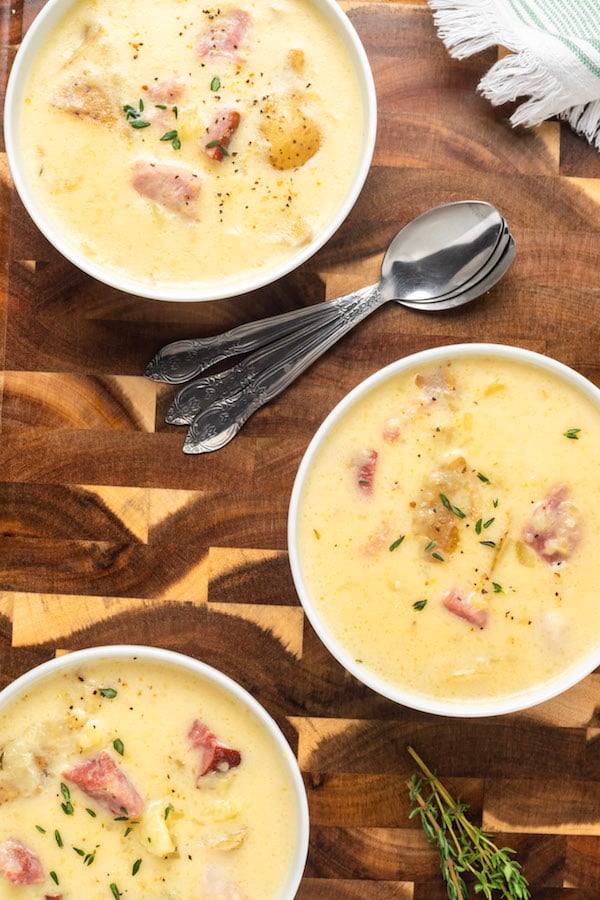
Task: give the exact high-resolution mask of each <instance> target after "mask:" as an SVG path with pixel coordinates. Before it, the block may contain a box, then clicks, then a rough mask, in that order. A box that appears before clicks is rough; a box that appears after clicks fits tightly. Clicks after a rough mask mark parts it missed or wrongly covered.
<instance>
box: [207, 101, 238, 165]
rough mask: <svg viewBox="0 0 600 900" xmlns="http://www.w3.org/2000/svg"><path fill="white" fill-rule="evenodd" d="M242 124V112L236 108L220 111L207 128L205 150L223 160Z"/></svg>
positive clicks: (214, 157) (213, 156) (213, 157)
mask: <svg viewBox="0 0 600 900" xmlns="http://www.w3.org/2000/svg"><path fill="white" fill-rule="evenodd" d="M239 124H240V114H239V112H238V111H237V110H236V109H225V110H222V111H221V112H219V114H218V115H217V116H215V118H214V119H213V121H212V122H211V124H210V125H209V127H208V128H207V129H206V136H205V138H204V152H205V153H206V154H207V155H208V156H210V157H211V159H216V160H217V162H221V161H222V160H223V159H224V157H225V156H226V155H228V154H227V147H229V144H230V142H231V138H232V137H233V135H234V134H235V132H236V130H237V128H238V125H239Z"/></svg>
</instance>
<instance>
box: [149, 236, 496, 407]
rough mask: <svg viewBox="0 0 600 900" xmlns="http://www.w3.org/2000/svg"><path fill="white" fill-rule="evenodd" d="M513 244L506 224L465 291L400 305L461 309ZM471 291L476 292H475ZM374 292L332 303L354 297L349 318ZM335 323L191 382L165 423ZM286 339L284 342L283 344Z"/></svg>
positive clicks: (231, 389) (232, 389)
mask: <svg viewBox="0 0 600 900" xmlns="http://www.w3.org/2000/svg"><path fill="white" fill-rule="evenodd" d="M510 241H512V238H511V235H510V232H509V230H508V226H507V225H505V226H504V229H503V233H502V236H501V239H500V240H499V241H498V244H497V246H496V249H495V250H494V252H493V253H492V255H491V257H490V262H489V263H487V264H486V265H485V266H483V267H482V269H481V272H480V274H478V275H475V276H473V278H471V279H470V280H469V281H468V282H467V283H466V284H465V285H464V286H463V288H462V289H460V288H459V289H457V290H455V291H452V292H449V293H447V294H444V295H443V297H441V298H437V300H428V301H427V302H424V301H422V300H418V301H409V300H401V301H398V302H399V303H402V304H403V305H406V306H411V307H412V308H415V309H423V310H429V309H432V307H433V308H435V310H439V309H450V308H451V307H452V305H456V306H459V305H462V304H463V303H466V302H468V301H469V300H473V299H475V298H476V297H477V296H479V294H480V293H482V292H484V291H485V290H487V287H486V284H487V279H488V276H489V275H490V274H491V273H492V271H493V270H494V268H495V267H496V265H497V263H498V262H499V260H500V259H502V257H503V256H504V254H505V252H506V250H507V247H508V245H509V242H510ZM497 274H498V273H494V275H493V279H494V282H495V279H496V277H497ZM477 286H478V287H477ZM472 288H476V289H475V290H472ZM372 291H373V287H367V288H362V289H361V290H359V291H355V292H354V293H352V294H350V295H346V297H340V298H338V300H336V301H331V302H332V303H337V304H342V303H343V304H347V302H348V299H349V298H352V301H353V307H352V309H350V308H349V306H347V305H345V315H346V317H348V316H350V315H351V314H353V313H352V310H354V309H356V305H357V303H360V302H366V299H367V297H368V296H369V295H370V293H372ZM454 298H456V301H457V302H456V303H453V302H452V301H453V300H454ZM432 311H433V309H432ZM333 321H337V319H330V320H329V321H327V322H325V323H323V322H322V321H320V320H314V319H311V320H309V321H308V322H304V321H303V322H301V323H300V324H299V326H298V327H297V329H296V330H294V331H293V332H291V333H290V334H289V335H284V336H283V338H280V339H279V341H277V342H273V343H270V344H267V345H266V346H265V347H264V348H263V349H262V350H261V349H259V350H258V351H257V352H255V353H253V354H252V355H251V356H250V357H248V358H246V359H244V360H243V361H242V362H240V363H238V364H237V365H235V366H232V367H231V368H229V369H225V370H224V371H222V372H218V373H217V374H215V375H205V376H203V377H200V378H196V379H194V380H192V381H190V382H188V384H186V385H185V387H183V388H182V389H181V390H180V391H179V392H178V393H177V394H176V395H175V397H174V399H173V402H172V403H171V406H170V407H169V410H168V412H167V415H166V417H165V421H166V422H167V423H168V424H170V425H189V424H190V423H191V422H192V421H193V419H194V418H195V416H196V415H197V414H198V413H199V412H202V410H203V409H206V407H207V406H208V405H209V404H211V403H215V402H217V401H218V400H221V399H224V398H225V397H227V396H231V395H233V394H235V393H238V392H239V391H240V390H241V389H242V388H244V387H245V386H246V385H247V384H249V383H250V382H251V381H252V380H253V379H254V378H255V377H256V375H257V373H258V372H259V371H260V370H261V368H262V367H263V366H264V365H266V364H268V360H269V359H270V355H269V351H270V350H271V349H272V348H275V343H276V344H277V347H280V348H281V349H280V351H277V350H275V352H281V353H283V352H284V351H285V348H288V349H289V350H290V351H291V350H294V349H295V348H296V345H297V343H298V342H300V341H302V340H303V339H308V340H310V341H312V339H313V337H312V336H313V335H315V334H316V333H318V332H319V331H320V330H321V329H325V328H326V327H328V325H329V324H330V322H333ZM357 321H358V319H357ZM342 333H343V332H342ZM340 336H341V335H340ZM284 340H285V343H283V341H284Z"/></svg>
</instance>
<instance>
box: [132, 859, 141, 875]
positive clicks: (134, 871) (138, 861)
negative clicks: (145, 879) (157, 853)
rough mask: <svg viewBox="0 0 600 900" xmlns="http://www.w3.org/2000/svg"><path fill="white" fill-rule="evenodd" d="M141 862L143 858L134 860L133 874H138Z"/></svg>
mask: <svg viewBox="0 0 600 900" xmlns="http://www.w3.org/2000/svg"><path fill="white" fill-rule="evenodd" d="M141 864H142V860H141V859H136V861H135V862H134V864H133V866H132V867H131V874H132V875H137V873H138V872H139V871H140V866H141Z"/></svg>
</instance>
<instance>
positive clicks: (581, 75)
mask: <svg viewBox="0 0 600 900" xmlns="http://www.w3.org/2000/svg"><path fill="white" fill-rule="evenodd" d="M428 2H429V6H430V8H431V9H432V11H433V16H434V22H435V25H436V27H437V30H438V34H439V36H440V38H441V39H442V40H443V41H444V43H445V44H446V46H447V48H448V50H449V51H450V53H451V54H452V55H453V56H455V57H457V58H458V59H462V58H464V57H465V56H470V55H471V54H473V53H478V52H480V51H481V50H485V49H487V48H488V47H493V46H495V45H499V46H502V47H506V48H507V49H508V50H510V51H512V52H511V53H510V54H507V55H506V56H505V57H503V58H502V59H500V60H498V62H496V63H495V64H494V65H493V66H492V68H491V69H490V71H489V72H488V73H487V74H486V75H485V76H484V77H483V78H482V80H481V81H480V83H479V90H480V91H481V93H482V94H483V95H484V96H485V97H487V99H488V100H490V101H491V102H492V103H493V104H494V105H499V104H501V103H506V102H512V101H514V100H518V99H519V98H524V100H523V102H522V103H521V104H520V105H519V106H518V107H517V109H516V110H515V112H514V114H513V116H512V117H511V122H512V124H513V125H539V123H540V122H542V121H544V119H548V118H550V117H551V116H557V117H559V118H561V119H565V120H566V121H568V122H569V124H570V125H571V127H572V128H573V129H574V130H575V131H576V132H578V133H579V134H582V135H584V136H585V137H586V138H587V140H588V141H589V142H590V143H591V144H593V145H594V146H595V147H596V148H597V149H599V150H600V0H428Z"/></svg>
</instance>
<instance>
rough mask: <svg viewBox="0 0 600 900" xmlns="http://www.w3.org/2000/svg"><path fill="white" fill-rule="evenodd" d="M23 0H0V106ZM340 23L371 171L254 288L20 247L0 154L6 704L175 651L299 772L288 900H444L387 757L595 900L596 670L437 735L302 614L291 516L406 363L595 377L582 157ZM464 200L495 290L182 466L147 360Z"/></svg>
mask: <svg viewBox="0 0 600 900" xmlns="http://www.w3.org/2000/svg"><path fill="white" fill-rule="evenodd" d="M42 6H43V0H19V2H8V0H0V36H1V46H0V68H1V78H2V88H4V87H5V83H6V77H7V73H8V71H9V69H10V65H11V62H12V59H13V57H14V53H15V51H16V48H17V46H18V44H19V42H20V40H21V38H22V35H23V33H24V32H25V30H26V29H27V27H28V26H29V25H30V23H31V21H32V20H33V18H34V16H35V14H36V13H37V12H38V11H39V10H40V8H41V7H42ZM344 9H345V10H346V11H347V12H348V14H349V16H350V18H351V19H352V21H353V23H354V25H355V26H356V28H357V30H358V32H359V34H360V35H361V37H362V39H363V42H364V44H365V48H366V50H367V53H368V55H369V57H370V60H371V64H372V67H373V72H374V75H375V81H376V87H377V94H378V100H379V131H378V141H377V147H376V151H375V156H374V160H373V167H372V171H371V172H370V175H369V177H368V180H367V183H366V186H365V188H364V191H363V192H362V195H361V197H360V199H359V201H358V203H357V204H356V207H355V209H354V210H353V212H352V213H351V215H350V216H349V217H348V219H347V221H346V222H345V223H344V225H343V226H342V228H341V229H340V230H339V232H338V233H337V234H336V235H335V236H334V237H333V239H332V240H331V241H330V242H329V243H328V245H327V246H326V247H325V248H324V249H323V250H321V251H320V252H319V253H318V254H317V255H316V256H315V257H314V258H313V259H312V260H310V261H309V262H308V263H306V264H305V265H304V266H303V267H302V268H301V269H300V270H299V271H297V272H295V273H294V274H293V275H290V276H289V277H287V278H285V279H283V280H282V281H281V282H279V283H278V284H276V285H274V286H272V287H270V288H265V289H264V290H261V291H257V292H255V293H254V294H251V295H249V296H244V297H240V298H237V299H233V300H228V301H220V302H215V303H205V304H198V303H191V304H177V305H176V304H168V303H161V302H160V301H148V300H142V299H138V298H136V297H131V296H127V295H123V294H120V293H119V292H117V291H115V290H112V289H109V288H106V287H103V286H102V285H100V284H98V283H95V282H94V281H92V280H91V279H90V278H88V277H86V276H84V275H82V274H81V273H80V272H78V271H76V270H75V269H74V268H73V267H72V266H71V265H70V264H69V263H67V262H65V261H64V260H63V259H61V258H60V257H59V256H58V254H57V253H56V252H55V251H54V250H53V249H52V248H51V247H50V246H49V245H48V243H47V242H46V241H45V240H44V239H43V238H42V237H41V235H40V234H39V233H38V232H37V231H36V229H35V227H34V226H33V225H32V223H31V222H30V220H29V218H28V216H27V215H26V213H25V212H24V209H23V207H22V205H21V204H20V202H19V200H18V198H17V197H16V195H15V193H14V191H13V189H12V187H11V182H10V178H9V174H8V170H7V165H6V157H5V155H4V153H3V152H2V155H1V156H0V166H1V170H0V172H1V184H0V186H1V190H2V196H1V203H0V215H1V223H2V227H1V229H0V242H1V243H0V246H1V253H2V262H3V265H2V269H1V270H0V278H1V279H2V280H1V282H0V286H1V290H0V362H1V364H2V374H1V375H0V391H1V394H0V396H1V407H0V415H1V418H0V479H1V483H0V686H4V685H6V684H7V683H9V682H10V681H11V680H12V679H14V678H15V677H17V676H18V675H20V674H21V673H22V672H24V671H26V670H27V669H29V668H30V667H32V666H34V665H35V664H37V663H40V662H42V661H43V660H46V659H48V658H50V657H52V656H54V655H55V654H56V653H57V652H65V651H70V650H73V649H76V648H80V647H86V646H89V645H94V644H102V643H109V644H111V643H119V642H126V643H132V642H133V643H146V644H151V645H157V646H162V647H167V648H170V649H174V650H178V651H183V652H185V653H189V654H191V655H192V656H196V657H198V658H200V659H203V660H205V661H206V662H208V663H210V664H212V665H215V666H217V667H219V668H220V669H222V670H223V671H224V672H226V673H227V674H228V675H230V676H232V677H233V678H235V679H236V680H238V681H239V682H240V683H241V684H242V685H243V686H244V687H246V688H247V689H249V690H250V691H251V692H252V693H253V694H254V696H255V697H257V698H258V700H260V701H261V703H263V704H264V706H265V707H266V708H267V709H268V711H269V712H270V713H271V714H272V715H273V716H274V717H275V719H276V720H277V721H278V722H279V724H280V725H281V727H282V728H283V729H284V731H285V734H286V735H287V736H288V738H289V741H290V743H291V744H292V746H293V747H294V748H295V750H296V751H297V755H298V760H299V763H300V766H301V769H302V771H303V773H304V776H305V779H306V786H307V790H308V798H309V803H310V811H311V817H312V831H311V845H310V853H309V858H308V863H307V867H306V874H305V879H304V881H303V884H302V887H301V890H300V892H299V894H298V897H299V898H300V900H320V898H327V900H334V898H335V900H337V898H347V900H352V898H372V900H388V898H392V897H394V898H403V900H410V898H413V900H442V898H444V897H445V892H444V889H443V886H442V883H441V879H440V876H439V873H438V863H437V856H436V853H435V851H434V850H432V848H431V847H430V846H429V845H428V844H427V841H426V838H425V837H424V835H423V833H422V832H421V830H420V826H419V825H418V824H417V823H416V822H415V820H410V821H409V819H408V811H409V805H408V798H407V792H406V788H405V781H406V778H407V776H408V775H409V774H410V772H411V771H412V770H413V767H412V765H411V762H410V760H409V758H408V757H407V754H406V751H405V745H406V744H407V743H411V744H413V745H414V746H415V747H416V748H417V749H418V751H419V752H420V753H421V755H422V756H423V757H424V758H425V759H426V760H427V761H428V762H429V764H430V765H431V766H432V767H434V768H436V769H437V771H438V773H439V774H440V775H441V776H442V777H443V778H444V779H445V780H446V781H447V782H448V785H449V786H450V787H451V788H452V789H453V790H454V791H455V793H457V794H458V795H460V797H461V798H462V799H464V800H465V801H466V802H468V803H469V804H470V806H471V812H472V815H473V817H474V818H475V819H477V820H478V821H483V824H484V826H485V827H486V828H487V829H490V830H492V831H493V832H495V833H496V834H497V835H498V839H499V841H501V842H502V843H505V844H508V845H510V846H512V847H514V848H515V849H516V850H517V852H518V855H519V859H520V860H521V862H522V864H523V867H524V869H525V873H526V875H527V877H528V878H529V880H530V883H531V885H532V892H533V897H534V898H536V900H558V898H568V900H593V898H598V897H600V716H599V712H598V710H599V709H600V675H599V673H598V672H596V673H594V674H592V675H590V676H589V677H588V678H586V679H585V681H583V682H582V683H581V684H580V685H579V686H577V687H575V688H573V689H572V690H570V691H568V692H567V693H566V694H564V695H563V696H561V697H560V698H557V699H555V700H552V701H550V702H548V703H545V704H543V705H541V706H539V707H537V708H535V709H532V710H530V711H529V712H524V713H518V714H513V715H510V716H504V717H500V718H494V719H474V720H470V719H467V720H452V719H445V718H441V717H435V716H430V715H426V714H422V713H417V712H412V711H411V710H408V709H405V708H402V707H399V706H396V705H394V704H392V703H391V702H388V701H386V700H384V699H382V698H380V697H378V696H376V695H375V694H373V693H372V692H371V691H370V690H368V689H366V688H364V687H362V686H361V685H360V684H358V683H357V682H356V681H355V680H354V679H353V678H351V677H350V676H349V675H348V673H346V672H345V671H344V670H343V669H342V668H341V667H340V666H339V665H338V664H337V663H336V662H335V661H334V660H333V659H332V658H331V656H330V655H329V654H328V653H327V652H326V651H325V649H324V647H323V646H322V644H321V643H320V641H319V640H318V638H317V637H316V635H315V634H314V632H313V631H312V630H311V627H310V626H309V625H308V623H307V621H306V619H305V618H304V615H303V612H302V609H301V607H300V605H299V603H298V599H297V597H296V594H295V591H294V587H293V584H292V581H291V577H290V573H289V569H288V562H287V555H286V514H287V506H288V501H289V495H290V490H291V486H292V482H293V478H294V475H295V471H296V468H297V466H298V464H299V461H300V459H301V456H302V454H303V452H304V450H305V448H306V446H307V443H308V441H309V439H310V437H311V435H312V433H313V432H314V430H315V429H316V427H317V426H318V424H319V423H320V422H321V420H322V419H323V418H324V417H325V415H326V414H327V413H328V412H329V410H330V409H331V408H332V407H333V406H334V405H335V403H336V402H337V401H338V400H339V399H340V398H341V397H342V396H343V395H344V394H345V393H346V392H347V391H348V390H349V389H350V388H352V387H354V386H355V385H356V384H357V383H358V382H359V381H361V380H362V379H363V378H364V377H365V376H367V375H369V374H371V373H372V372H374V371H375V370H376V369H378V368H379V367H380V366H382V365H384V364H386V363H389V362H392V361H393V360H395V359H397V358H399V357H401V356H403V355H405V354H407V353H410V352H413V351H417V350H421V349H423V348H426V347H431V346H436V345H441V344H446V343H451V344H452V343H457V342H461V341H493V342H500V343H510V344H516V345H518V346H523V347H528V348H530V349H533V350H537V351H540V352H542V353H546V354H549V355H551V356H554V357H555V358H557V359H559V360H560V361H562V362H564V363H567V364H568V365H571V366H573V367H574V368H575V369H577V370H578V371H580V372H581V373H582V374H584V375H585V376H587V377H588V378H589V379H591V380H592V381H594V382H595V383H596V384H598V385H600V325H599V312H600V264H599V252H598V251H599V237H600V156H599V154H598V153H597V152H596V151H594V150H592V149H591V148H590V147H589V146H588V145H587V144H586V142H585V141H584V140H583V139H581V138H578V137H576V136H574V135H573V134H572V133H571V132H570V131H569V129H568V128H567V127H565V126H563V125H560V124H559V123H557V122H550V123H546V124H544V125H543V126H542V127H540V128H537V129H535V130H532V131H523V130H516V131H515V130H513V129H511V127H510V125H509V124H508V122H507V117H508V115H509V114H510V110H509V109H508V108H500V109H495V110H494V109H492V108H491V107H490V106H489V104H488V103H487V102H486V101H484V100H483V99H482V98H481V97H480V96H479V95H478V94H477V91H476V86H477V83H478V81H479V78H480V77H481V76H482V75H483V73H484V72H485V71H487V69H488V68H489V66H490V65H491V64H492V63H493V61H494V59H495V58H496V51H495V50H494V51H488V52H486V53H483V54H480V55H478V56H476V57H473V58H471V59H469V60H466V61H463V62H457V61H455V60H452V59H450V57H449V56H448V54H447V52H446V50H445V48H444V47H443V45H442V44H441V42H440V41H439V39H438V38H437V37H436V34H435V31H434V28H433V23H432V17H431V13H430V11H429V9H428V7H427V5H426V4H425V2H413V3H408V2H406V3H405V2H384V0H366V2H356V3H352V2H345V3H344ZM3 93H4V91H3ZM0 149H1V150H2V151H3V150H4V148H3V146H2V148H0ZM470 197H473V198H479V199H485V200H489V201H491V202H492V203H494V204H496V205H497V206H498V208H499V209H500V210H501V211H502V212H503V214H504V215H505V216H506V218H507V219H508V222H509V223H510V226H511V229H512V231H513V233H514V235H515V237H516V240H517V244H518V254H517V259H516V261H515V263H514V265H513V267H512V269H511V270H510V272H509V273H508V275H507V276H506V277H505V278H504V280H503V281H502V283H501V284H499V285H498V286H497V287H496V288H495V289H494V290H493V291H492V292H491V293H490V294H489V295H488V296H487V297H485V298H484V299H481V300H480V301H478V302H477V303H475V304H473V305H471V306H467V307H465V308H464V309H460V310H456V311H453V312H448V313H444V314H438V315H427V314H424V313H418V312H412V311H409V310H406V309H403V308H401V307H399V306H395V305H393V304H392V305H388V306H387V307H385V308H384V309H382V310H380V311H379V312H378V313H376V314H375V315H373V316H372V317H371V318H370V319H369V320H368V321H366V322H364V323H363V324H362V325H361V326H360V328H359V329H357V330H356V331H354V332H353V333H352V334H350V335H349V336H347V337H346V338H344V339H343V340H342V341H341V343H339V344H338V345H337V346H336V347H335V348H334V349H333V350H332V351H330V352H329V353H328V355H327V356H326V357H325V358H323V359H322V360H320V361H319V362H318V363H316V364H315V365H313V367H312V369H310V370H309V372H307V373H306V374H305V375H304V376H303V377H302V378H301V380H300V381H298V382H297V383H296V384H294V385H293V386H292V387H291V388H289V389H288V391H287V392H286V393H285V395H284V396H282V397H280V398H279V399H278V400H276V401H275V402H273V403H271V405H270V406H268V407H266V408H264V409H263V410H261V411H260V412H259V413H257V414H256V415H255V416H254V417H253V418H252V419H251V420H250V421H249V422H248V424H247V425H246V427H245V428H244V430H243V432H242V433H241V434H240V435H239V436H238V437H237V438H236V439H235V440H234V441H233V443H231V444H230V445H229V446H227V447H226V448H224V449H223V450H221V451H219V452H217V453H214V454H212V455H207V456H202V457H188V456H185V455H184V454H183V453H182V451H181V448H182V442H183V436H184V434H183V431H182V430H181V429H179V428H177V427H174V426H167V425H165V424H164V415H165V412H166V409H167V407H168V405H169V402H170V399H171V397H172V396H173V389H171V388H169V387H167V386H163V385H156V384H153V383H151V382H149V381H148V380H146V379H145V378H144V377H143V375H142V372H143V367H144V364H145V363H146V362H147V361H148V360H149V359H150V358H151V356H152V355H153V354H154V352H155V351H156V350H157V349H158V348H159V347H160V346H162V345H163V344H165V343H167V342H168V341H170V340H174V339H176V338H183V337H192V336H201V335H208V334H213V333H216V332H219V331H223V330H225V329H227V328H230V327H232V326H234V325H237V324H240V323H242V322H248V321H250V320H252V319H255V318H258V317H262V316H265V315H269V314H273V313H276V312H278V311H283V310H288V309H293V308H295V307H299V306H303V305H309V304H312V303H315V302H317V301H319V300H322V299H325V298H332V297H334V296H338V295H339V294H341V293H343V292H347V291H350V290H352V289H354V288H358V287H362V286H364V285H366V284H370V283H373V282H375V281H376V280H377V278H378V274H379V266H380V262H381V257H382V254H383V252H384V249H385V247H386V245H387V243H388V241H389V239H390V238H391V237H392V235H393V234H394V233H395V232H396V231H397V230H398V228H399V227H400V226H401V225H402V224H404V223H406V222H407V221H408V220H409V219H411V218H413V217H414V216H415V215H417V214H419V213H420V212H422V211H424V210H425V209H427V208H429V207H431V206H434V205H436V204H439V203H443V202H447V201H451V200H458V199H465V198H470ZM513 439H514V440H518V436H515V437H514V438H513ZM598 499H599V501H600V486H599V497H598ZM0 815H1V810H0Z"/></svg>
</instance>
